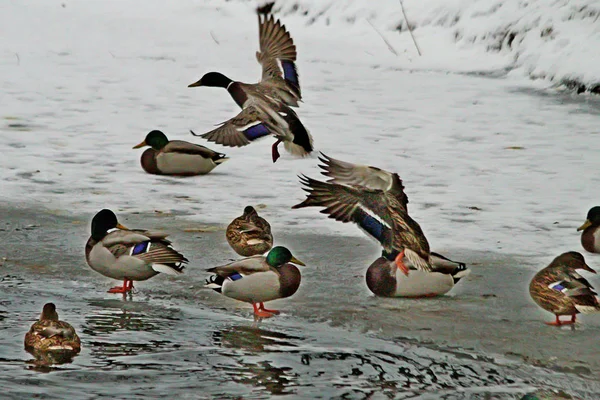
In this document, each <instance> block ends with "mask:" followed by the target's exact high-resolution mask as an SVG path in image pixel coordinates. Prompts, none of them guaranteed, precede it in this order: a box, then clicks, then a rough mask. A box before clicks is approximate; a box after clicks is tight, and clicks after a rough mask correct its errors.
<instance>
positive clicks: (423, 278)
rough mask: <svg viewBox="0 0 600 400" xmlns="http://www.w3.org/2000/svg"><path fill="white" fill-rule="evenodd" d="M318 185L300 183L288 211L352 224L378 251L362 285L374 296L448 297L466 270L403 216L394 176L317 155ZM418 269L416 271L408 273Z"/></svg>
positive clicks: (404, 211) (402, 197) (400, 188)
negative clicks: (314, 211) (317, 212)
mask: <svg viewBox="0 0 600 400" xmlns="http://www.w3.org/2000/svg"><path fill="white" fill-rule="evenodd" d="M319 160H320V161H321V162H323V165H320V167H321V168H322V169H323V172H322V174H323V175H325V176H328V177H330V178H331V179H329V180H328V181H327V182H321V181H318V180H315V179H312V178H309V177H306V176H302V177H301V178H300V181H301V183H302V184H304V185H305V186H306V188H303V189H304V190H305V191H306V192H308V195H307V197H306V199H305V200H304V201H303V202H301V203H299V204H297V205H295V206H293V207H292V208H294V209H297V208H303V207H323V208H324V210H322V211H321V212H322V213H325V214H328V215H329V218H334V219H336V220H337V221H341V222H353V223H355V224H357V225H358V227H359V228H360V229H362V230H363V231H364V232H366V233H367V235H369V236H370V237H372V238H374V239H375V240H377V242H378V243H380V244H381V245H382V246H383V251H382V257H381V258H379V259H377V260H376V261H375V262H373V264H371V266H370V267H369V269H368V270H367V276H366V280H367V286H368V287H369V289H370V290H371V291H372V292H373V293H374V294H376V295H378V296H386V297H396V296H401V297H423V296H427V297H429V296H435V295H440V294H444V293H446V292H448V291H449V290H450V289H451V288H452V287H453V286H454V285H455V283H457V282H458V281H459V280H460V279H461V278H463V277H464V276H466V275H468V273H469V270H468V269H467V268H466V266H465V264H464V263H460V262H455V261H452V260H450V259H448V258H446V257H444V256H442V255H439V254H437V253H433V252H431V250H430V248H429V242H428V241H427V238H426V237H425V234H424V233H423V231H422V230H421V227H420V226H419V224H418V223H417V222H416V221H415V220H413V219H412V218H411V217H410V215H409V214H408V197H407V196H406V194H405V193H404V186H403V184H402V180H401V179H400V177H399V176H398V174H396V173H391V172H388V171H385V170H382V169H380V168H377V167H371V166H366V165H356V164H352V163H349V162H345V161H340V160H336V159H334V158H331V157H328V156H326V155H324V154H322V153H321V157H319ZM411 270H413V271H414V270H417V272H416V273H415V272H410V276H409V271H411Z"/></svg>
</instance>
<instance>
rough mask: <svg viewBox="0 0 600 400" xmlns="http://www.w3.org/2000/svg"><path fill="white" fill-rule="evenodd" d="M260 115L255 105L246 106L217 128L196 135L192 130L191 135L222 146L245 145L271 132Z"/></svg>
mask: <svg viewBox="0 0 600 400" xmlns="http://www.w3.org/2000/svg"><path fill="white" fill-rule="evenodd" d="M261 117H262V112H261V111H259V109H258V108H257V107H254V106H250V107H246V108H244V109H243V110H242V111H241V112H240V113H239V114H238V115H236V116H235V117H233V118H231V119H230V120H228V121H225V122H223V123H222V124H221V125H220V126H219V127H218V128H216V129H214V130H212V131H210V132H207V133H204V134H202V135H197V134H196V133H194V132H193V131H192V135H194V136H200V137H202V138H204V139H206V140H208V141H210V142H215V143H217V144H221V145H223V146H229V147H242V146H246V145H247V144H250V142H251V141H253V140H255V139H259V138H261V137H264V136H267V135H269V134H270V133H271V132H270V130H269V128H267V125H266V124H265V123H263V122H262V121H261Z"/></svg>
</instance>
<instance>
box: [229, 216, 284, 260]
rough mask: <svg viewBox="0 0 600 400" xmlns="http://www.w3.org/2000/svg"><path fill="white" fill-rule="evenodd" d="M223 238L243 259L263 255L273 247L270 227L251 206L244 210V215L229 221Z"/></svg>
mask: <svg viewBox="0 0 600 400" xmlns="http://www.w3.org/2000/svg"><path fill="white" fill-rule="evenodd" d="M225 236H226V237H227V242H228V243H229V245H230V246H231V247H232V248H233V250H235V252H236V253H238V254H239V255H241V256H245V257H249V256H255V255H260V254H264V253H265V252H266V251H268V250H269V249H270V248H271V247H273V235H272V234H271V225H269V223H268V222H267V220H265V219H264V218H262V217H260V216H259V215H258V213H257V212H256V210H255V209H254V207H252V206H247V207H246V208H244V214H242V215H241V216H239V217H237V218H236V219H234V220H233V221H231V223H230V224H229V226H227V231H226V232H225Z"/></svg>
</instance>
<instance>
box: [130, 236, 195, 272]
mask: <svg viewBox="0 0 600 400" xmlns="http://www.w3.org/2000/svg"><path fill="white" fill-rule="evenodd" d="M144 245H145V246H144ZM131 255H132V256H134V257H136V258H139V259H140V260H144V261H146V262H148V263H152V264H165V265H168V266H170V267H171V268H172V265H176V266H177V268H175V270H176V272H181V270H182V269H183V267H181V264H185V263H187V261H188V259H187V258H185V257H184V256H183V254H181V253H180V252H178V251H177V250H175V249H174V248H172V247H171V246H169V245H167V244H165V243H163V242H161V241H151V242H147V243H143V244H140V245H138V246H135V247H134V248H132V250H131ZM159 272H163V271H159Z"/></svg>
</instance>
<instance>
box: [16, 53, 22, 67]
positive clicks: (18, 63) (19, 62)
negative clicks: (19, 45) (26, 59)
mask: <svg viewBox="0 0 600 400" xmlns="http://www.w3.org/2000/svg"><path fill="white" fill-rule="evenodd" d="M15 56H16V57H17V65H21V59H20V58H19V53H15Z"/></svg>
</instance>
